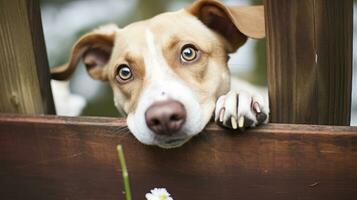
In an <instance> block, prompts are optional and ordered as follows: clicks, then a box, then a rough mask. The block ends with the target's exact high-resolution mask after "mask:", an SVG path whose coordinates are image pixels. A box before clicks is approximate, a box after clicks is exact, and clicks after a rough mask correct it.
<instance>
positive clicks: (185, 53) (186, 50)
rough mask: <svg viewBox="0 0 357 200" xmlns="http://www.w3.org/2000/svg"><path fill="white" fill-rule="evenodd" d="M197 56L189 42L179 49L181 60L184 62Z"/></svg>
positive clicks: (195, 50)
mask: <svg viewBox="0 0 357 200" xmlns="http://www.w3.org/2000/svg"><path fill="white" fill-rule="evenodd" d="M196 58H197V49H196V48H195V47H194V46H193V45H191V44H189V45H185V46H183V48H182V50H181V60H182V61H184V62H191V61H193V60H195V59H196Z"/></svg>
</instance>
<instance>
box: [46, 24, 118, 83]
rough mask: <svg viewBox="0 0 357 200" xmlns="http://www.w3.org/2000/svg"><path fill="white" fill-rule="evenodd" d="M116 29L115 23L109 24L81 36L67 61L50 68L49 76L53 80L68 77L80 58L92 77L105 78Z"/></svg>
mask: <svg viewBox="0 0 357 200" xmlns="http://www.w3.org/2000/svg"><path fill="white" fill-rule="evenodd" d="M118 29H119V28H118V27H117V26H116V25H114V24H109V25H106V26H103V27H100V28H98V29H96V30H94V31H92V32H90V33H87V34H85V35H84V36H82V37H81V38H80V39H79V40H78V41H77V42H76V44H75V45H74V46H73V48H72V53H71V55H70V59H69V62H68V63H67V64H65V65H62V66H59V67H55V68H51V78H52V79H55V80H66V79H68V78H69V77H70V76H71V75H72V73H73V72H74V70H75V68H76V66H77V64H78V62H79V60H80V59H82V60H83V63H84V65H85V66H86V68H87V71H88V73H89V75H90V76H91V77H92V78H93V79H97V80H103V81H105V80H107V79H108V78H107V75H106V74H105V70H104V69H105V66H106V65H107V63H108V62H109V59H110V56H111V54H112V49H113V46H114V40H115V34H116V31H117V30H118Z"/></svg>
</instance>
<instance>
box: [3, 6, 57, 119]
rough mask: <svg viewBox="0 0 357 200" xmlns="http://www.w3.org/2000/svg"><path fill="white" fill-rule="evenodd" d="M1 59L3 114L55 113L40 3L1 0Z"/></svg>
mask: <svg viewBox="0 0 357 200" xmlns="http://www.w3.org/2000/svg"><path fill="white" fill-rule="evenodd" d="M0 58H1V64H0V93H1V98H0V112H12V113H27V114H45V113H52V114H54V113H55V109H54V104H53V100H52V94H51V89H50V85H49V83H50V82H49V73H48V70H49V69H48V63H47V54H46V50H45V46H44V40H43V33H42V24H41V18H40V9H39V4H38V2H37V1H36V0H14V1H6V0H0Z"/></svg>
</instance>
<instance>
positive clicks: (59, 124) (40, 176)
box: [0, 0, 357, 200]
mask: <svg viewBox="0 0 357 200" xmlns="http://www.w3.org/2000/svg"><path fill="white" fill-rule="evenodd" d="M264 4H265V11H266V29H267V57H268V80H269V90H270V94H269V95H270V101H271V110H272V121H273V122H276V123H282V122H283V123H307V124H329V125H349V120H350V98H351V71H352V62H351V59H352V5H353V2H352V0H344V1H337V0H276V1H275V0H274V1H273V0H265V1H264ZM0 47H1V48H0V58H1V60H2V61H3V62H2V63H1V64H0V66H1V68H0V72H1V73H0V78H1V79H0V93H1V98H0V112H3V114H0V199H123V198H124V197H123V195H122V189H123V185H122V179H121V177H120V167H119V161H118V160H117V157H116V149H115V146H116V145H117V144H122V145H123V146H124V149H125V152H126V157H127V163H128V168H129V173H130V177H131V182H132V188H133V193H134V199H144V194H145V193H146V192H148V191H149V190H150V189H152V188H154V187H166V188H167V189H168V190H169V191H170V192H171V193H172V194H173V196H174V198H175V199H188V200H191V199H194V200H200V199H205V200H207V199H238V200H239V199H245V200H247V199H248V200H249V199H252V200H253V199H274V200H276V199H324V200H325V199H327V200H328V199H355V198H356V197H357V187H356V186H357V127H348V126H322V125H297V124H274V123H271V124H268V125H265V126H262V127H260V128H257V129H252V130H248V131H247V132H246V133H237V132H231V131H228V130H224V129H221V128H219V127H217V126H216V125H214V124H210V125H209V126H208V127H207V128H206V129H205V131H204V132H203V133H201V134H200V135H199V136H197V137H196V138H194V139H193V140H192V141H190V142H189V143H188V144H186V145H184V146H183V147H182V148H178V149H173V150H164V149H160V148H157V147H150V146H145V145H142V144H140V143H139V142H137V141H136V140H135V139H134V138H133V136H132V135H131V134H130V133H129V131H128V129H127V127H126V125H125V122H124V120H123V119H114V118H98V117H94V118H88V117H79V118H69V117H56V116H50V115H40V116H39V115H22V114H5V113H9V112H11V113H25V114H51V113H54V108H53V100H52V97H51V91H50V87H49V76H48V66H47V59H46V52H45V47H44V43H43V34H42V27H41V19H40V9H39V4H38V2H37V1H36V0H14V1H6V0H0Z"/></svg>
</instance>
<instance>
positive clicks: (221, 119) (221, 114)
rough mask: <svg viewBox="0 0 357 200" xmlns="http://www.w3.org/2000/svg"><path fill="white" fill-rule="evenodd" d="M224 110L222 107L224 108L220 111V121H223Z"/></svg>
mask: <svg viewBox="0 0 357 200" xmlns="http://www.w3.org/2000/svg"><path fill="white" fill-rule="evenodd" d="M224 111H225V109H224V108H222V109H221V110H220V111H219V121H220V122H223V118H224Z"/></svg>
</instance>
